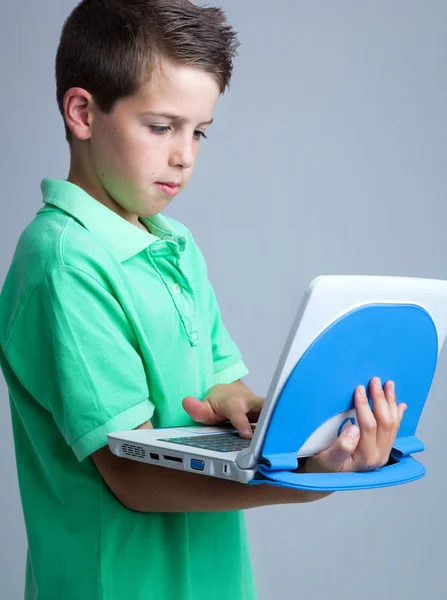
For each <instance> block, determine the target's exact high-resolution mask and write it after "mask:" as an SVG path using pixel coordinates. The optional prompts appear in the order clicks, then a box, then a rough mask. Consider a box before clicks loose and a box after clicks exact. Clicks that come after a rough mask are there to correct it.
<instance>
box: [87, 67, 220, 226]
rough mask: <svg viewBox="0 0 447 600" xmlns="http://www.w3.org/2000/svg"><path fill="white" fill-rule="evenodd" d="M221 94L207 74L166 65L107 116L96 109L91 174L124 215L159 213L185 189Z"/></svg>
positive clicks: (92, 137)
mask: <svg viewBox="0 0 447 600" xmlns="http://www.w3.org/2000/svg"><path fill="white" fill-rule="evenodd" d="M219 96H220V89H219V86H218V84H217V82H216V81H215V79H214V78H213V77H212V76H211V75H210V74H208V73H205V72H204V71H202V70H199V69H197V68H193V67H183V66H175V65H173V64H166V63H164V67H163V75H162V76H160V75H154V76H153V77H152V78H151V80H150V81H149V82H148V83H145V84H144V85H143V86H142V87H141V88H140V90H139V91H138V93H136V94H135V95H133V96H131V97H128V98H125V99H123V100H121V101H120V102H119V103H118V104H117V106H116V107H115V109H114V110H113V112H112V113H111V114H109V115H105V114H103V113H101V112H100V111H99V110H97V109H96V110H94V112H93V113H92V117H93V118H92V123H91V135H90V156H89V161H90V165H91V168H93V171H94V172H93V173H92V174H91V175H93V176H94V178H95V179H96V183H97V184H98V187H99V188H102V189H103V190H105V191H106V192H107V194H108V195H109V196H110V197H111V198H112V199H113V200H114V201H115V202H116V203H117V204H118V205H119V206H120V207H121V208H123V209H124V211H126V212H127V213H130V214H129V215H128V216H127V218H129V217H130V219H131V220H133V219H132V216H133V215H137V216H152V215H155V214H157V213H159V212H161V211H162V210H163V209H165V208H166V206H167V205H168V204H169V203H170V201H171V200H172V199H173V197H174V196H175V195H176V194H177V193H178V191H180V190H182V189H183V188H184V187H185V185H186V184H187V182H188V180H189V178H190V177H191V175H192V172H193V169H194V164H195V162H196V158H197V153H198V151H199V145H200V140H201V138H202V135H201V134H202V133H205V132H206V130H207V128H208V126H209V124H207V122H208V121H211V119H212V116H213V110H214V106H215V104H216V102H217V100H218V98H219ZM153 113H162V114H163V115H176V116H178V117H179V119H178V120H175V119H172V118H168V117H167V116H156V115H154V114H153ZM159 182H162V183H163V182H164V183H172V182H175V183H177V184H179V187H178V188H164V189H163V188H162V187H161V186H160V185H157V183H159ZM95 187H96V185H95ZM167 192H170V193H171V194H172V195H169V193H167ZM117 208H118V207H117ZM119 212H121V211H119Z"/></svg>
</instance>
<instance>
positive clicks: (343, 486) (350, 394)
mask: <svg viewBox="0 0 447 600" xmlns="http://www.w3.org/2000/svg"><path fill="white" fill-rule="evenodd" d="M437 358H438V337H437V332H436V327H435V324H434V322H433V320H432V318H431V316H430V315H429V313H428V312H427V311H426V310H424V309H423V308H421V307H420V306H416V305H410V304H383V305H382V304H374V305H366V306H362V307H360V308H357V309H355V310H352V311H351V312H349V313H347V314H345V315H344V316H342V317H341V318H340V319H338V320H337V321H335V322H334V323H333V324H332V325H330V326H329V327H328V328H327V329H326V330H325V331H324V332H323V333H321V334H320V335H319V336H318V338H317V339H316V340H315V341H314V342H313V344H312V345H311V346H310V347H309V348H308V349H307V351H306V352H305V353H304V354H303V356H302V357H301V358H300V360H299V361H298V362H297V364H296V365H295V367H294V369H293V371H292V372H291V374H290V376H289V378H288V380H287V381H286V383H285V385H284V387H283V389H282V391H281V393H280V395H279V397H278V399H277V402H276V404H275V408H274V412H273V414H272V418H271V420H270V424H269V427H268V430H267V433H266V437H265V440H264V444H263V450H262V457H263V460H262V464H261V465H260V466H259V473H258V475H257V477H256V478H255V479H254V480H253V481H252V482H251V483H252V484H255V485H256V484H261V483H269V484H273V485H280V486H287V487H296V488H298V489H307V490H313V491H337V490H354V489H365V488H374V487H384V486H389V485H397V484H400V483H407V482H409V481H413V480H415V479H419V478H420V477H422V476H423V475H424V473H425V469H424V467H423V466H422V465H421V464H420V463H419V462H417V461H416V460H414V458H412V457H411V456H410V454H412V453H415V452H421V451H422V450H423V449H424V445H423V444H422V442H420V441H419V440H418V439H417V438H416V435H415V434H416V428H417V425H418V422H419V419H420V416H421V413H422V410H423V408H424V404H425V401H426V398H427V396H428V393H429V391H430V387H431V384H432V381H433V376H434V373H435V369H436V363H437ZM374 376H378V377H380V378H381V380H382V383H385V382H386V381H387V380H389V379H392V380H393V381H394V382H395V384H396V395H397V401H398V402H405V404H407V406H408V409H407V411H406V412H405V415H404V418H403V420H402V423H401V427H400V429H399V432H398V436H397V438H396V441H395V444H394V447H393V451H392V457H393V459H394V460H395V461H396V462H395V463H394V464H391V465H390V464H389V465H387V466H384V467H382V468H381V469H376V470H374V471H370V472H366V473H316V474H314V473H294V472H293V471H294V470H296V469H297V467H298V461H297V456H296V455H297V451H298V450H299V449H300V448H301V446H302V445H303V444H304V442H305V441H306V440H307V439H308V438H309V437H310V436H311V435H312V433H314V432H315V431H316V430H317V429H318V428H319V427H320V426H321V425H322V424H323V423H324V422H325V421H327V420H328V419H330V418H332V417H333V416H335V415H337V414H339V413H341V412H343V411H346V410H349V409H351V408H354V391H355V389H356V387H357V386H358V385H360V384H363V385H364V386H365V387H366V388H367V389H368V384H369V381H370V380H371V379H372V377H374Z"/></svg>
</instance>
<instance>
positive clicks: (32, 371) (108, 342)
mask: <svg viewBox="0 0 447 600" xmlns="http://www.w3.org/2000/svg"><path fill="white" fill-rule="evenodd" d="M138 348H139V345H138V342H137V339H136V337H135V332H134V331H133V328H132V326H131V324H130V322H129V320H128V318H127V316H126V314H125V312H124V310H123V308H122V306H121V304H120V303H119V301H118V299H117V298H116V297H115V295H114V294H113V290H112V289H109V290H107V289H105V287H103V285H102V284H100V283H99V282H97V281H96V280H95V279H93V278H92V277H91V276H90V275H88V274H86V273H84V272H83V271H81V270H79V269H77V268H74V267H68V266H64V267H58V268H57V269H56V270H54V271H52V272H51V273H49V274H47V275H46V277H45V279H44V280H43V281H41V282H40V283H39V284H38V285H37V286H36V287H35V288H34V290H33V292H32V294H31V296H30V298H29V299H28V302H27V304H26V305H25V308H24V310H23V311H22V314H21V316H20V318H19V319H18V321H17V324H16V326H15V328H14V330H13V332H12V333H11V335H10V338H9V340H8V341H7V343H6V345H5V347H4V348H3V350H4V354H5V357H6V358H7V360H8V362H9V364H10V366H11V367H12V369H13V371H14V373H15V374H16V376H17V377H18V379H19V380H20V381H21V383H22V384H23V385H24V386H25V388H26V389H27V390H28V392H29V393H30V394H31V395H32V396H33V397H34V398H35V399H36V400H37V401H38V402H39V403H40V404H41V405H42V406H43V407H44V408H46V409H47V410H48V411H50V412H51V414H52V416H53V418H54V421H55V423H56V425H57V427H58V428H59V430H60V431H61V433H62V435H63V437H64V438H65V440H66V442H67V444H69V445H70V446H71V448H72V449H73V451H74V452H75V454H76V456H77V458H78V460H82V459H84V458H85V457H86V456H88V455H89V454H91V453H92V452H94V451H96V450H98V449H99V448H101V447H103V446H105V445H106V444H107V433H110V432H112V431H119V430H123V429H133V428H135V427H137V426H139V425H141V424H142V423H144V422H145V421H147V420H149V419H150V418H151V417H152V414H153V411H154V405H153V404H152V402H151V400H150V398H149V391H148V383H147V375H146V373H145V369H144V365H143V361H142V358H141V355H140V353H139V350H138Z"/></svg>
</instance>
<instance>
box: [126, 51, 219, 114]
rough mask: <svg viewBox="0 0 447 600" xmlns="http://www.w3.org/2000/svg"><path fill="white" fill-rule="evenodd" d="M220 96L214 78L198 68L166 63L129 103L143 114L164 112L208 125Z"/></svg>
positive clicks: (133, 108)
mask: <svg viewBox="0 0 447 600" xmlns="http://www.w3.org/2000/svg"><path fill="white" fill-rule="evenodd" d="M219 96H220V88H219V85H218V83H217V81H216V79H215V78H214V77H213V76H212V75H211V74H209V73H206V72H205V71H203V70H202V69H198V68H196V67H191V66H180V65H173V64H170V63H169V64H166V63H164V64H163V65H162V67H158V68H157V69H156V70H155V71H154V72H153V74H152V75H151V77H150V78H149V79H148V80H147V81H145V82H144V83H143V84H142V85H141V87H140V88H139V90H138V92H137V93H136V94H134V95H133V96H132V97H131V98H129V99H126V100H128V101H129V107H130V108H132V110H135V111H137V112H139V113H141V114H143V113H146V112H158V113H161V112H162V113H169V114H176V115H180V116H182V117H185V118H186V119H187V120H189V119H191V120H199V121H208V120H211V118H212V113H213V110H214V106H215V104H216V102H217V100H218V98H219Z"/></svg>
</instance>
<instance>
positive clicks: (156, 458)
mask: <svg viewBox="0 0 447 600" xmlns="http://www.w3.org/2000/svg"><path fill="white" fill-rule="evenodd" d="M149 456H150V457H151V458H152V460H160V456H159V455H158V454H155V452H151V453H150V454H149Z"/></svg>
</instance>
